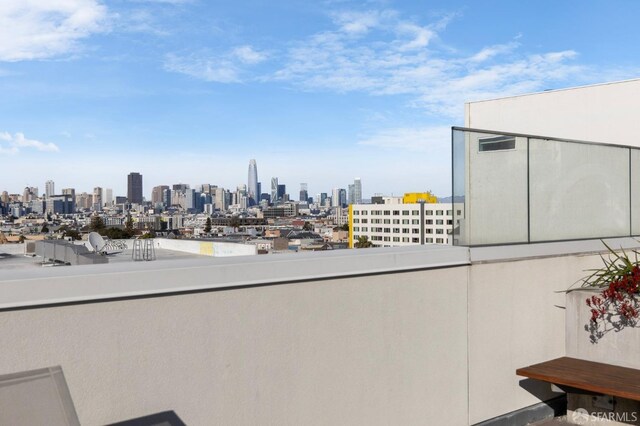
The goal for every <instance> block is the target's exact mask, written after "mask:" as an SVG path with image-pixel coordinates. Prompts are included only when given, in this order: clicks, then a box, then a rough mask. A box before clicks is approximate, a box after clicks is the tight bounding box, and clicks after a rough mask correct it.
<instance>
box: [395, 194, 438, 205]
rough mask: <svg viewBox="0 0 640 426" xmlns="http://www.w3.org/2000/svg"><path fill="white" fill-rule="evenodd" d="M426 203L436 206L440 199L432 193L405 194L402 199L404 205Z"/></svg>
mask: <svg viewBox="0 0 640 426" xmlns="http://www.w3.org/2000/svg"><path fill="white" fill-rule="evenodd" d="M421 201H422V202H425V203H429V204H435V203H437V202H438V197H436V196H435V195H433V194H432V193H431V192H405V194H404V197H402V203H403V204H415V203H419V202H421Z"/></svg>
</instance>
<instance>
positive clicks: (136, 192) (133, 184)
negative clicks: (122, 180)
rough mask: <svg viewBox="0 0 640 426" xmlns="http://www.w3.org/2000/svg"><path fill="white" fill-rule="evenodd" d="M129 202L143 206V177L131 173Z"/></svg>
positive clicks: (128, 185)
mask: <svg viewBox="0 0 640 426" xmlns="http://www.w3.org/2000/svg"><path fill="white" fill-rule="evenodd" d="M127 200H129V202H130V203H132V204H142V175H141V174H140V173H136V172H131V173H129V176H128V177H127Z"/></svg>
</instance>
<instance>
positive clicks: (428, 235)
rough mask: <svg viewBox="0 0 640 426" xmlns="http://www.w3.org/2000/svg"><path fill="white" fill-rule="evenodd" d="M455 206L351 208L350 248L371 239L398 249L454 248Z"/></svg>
mask: <svg viewBox="0 0 640 426" xmlns="http://www.w3.org/2000/svg"><path fill="white" fill-rule="evenodd" d="M454 208H456V209H458V210H459V211H458V212H457V215H458V216H461V215H462V213H463V212H462V206H461V205H458V204H454V205H453V206H452V204H451V203H437V204H426V203H415V204H413V203H412V204H353V205H351V206H350V208H349V233H350V238H349V246H350V247H353V246H354V244H355V243H356V242H357V241H358V238H360V237H367V239H368V240H369V241H370V242H372V243H373V244H374V245H375V246H381V247H397V246H410V245H424V244H450V243H451V241H450V231H451V229H452V225H453V222H452V221H453V210H452V209H454Z"/></svg>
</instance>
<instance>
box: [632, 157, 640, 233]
mask: <svg viewBox="0 0 640 426" xmlns="http://www.w3.org/2000/svg"><path fill="white" fill-rule="evenodd" d="M630 154H631V158H630V166H631V191H630V192H631V235H635V236H640V149H635V148H631V150H630Z"/></svg>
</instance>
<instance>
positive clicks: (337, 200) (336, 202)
mask: <svg viewBox="0 0 640 426" xmlns="http://www.w3.org/2000/svg"><path fill="white" fill-rule="evenodd" d="M342 193H344V194H345V198H346V193H347V191H345V190H344V189H342V188H333V192H332V194H331V207H341V206H342V204H343V203H342V198H341V196H342Z"/></svg>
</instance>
